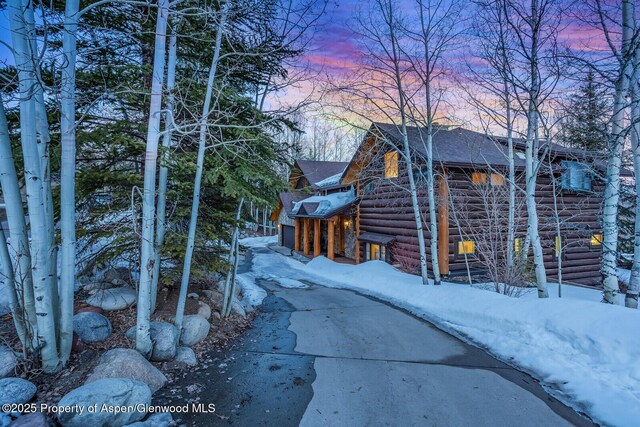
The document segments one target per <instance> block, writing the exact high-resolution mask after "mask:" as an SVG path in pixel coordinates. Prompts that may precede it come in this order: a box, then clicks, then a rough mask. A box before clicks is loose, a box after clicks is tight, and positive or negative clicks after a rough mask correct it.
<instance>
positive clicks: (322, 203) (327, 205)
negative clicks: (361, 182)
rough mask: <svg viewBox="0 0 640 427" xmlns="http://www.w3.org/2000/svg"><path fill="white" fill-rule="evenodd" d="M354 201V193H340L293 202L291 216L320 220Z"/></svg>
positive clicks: (351, 190) (352, 191) (350, 191)
mask: <svg viewBox="0 0 640 427" xmlns="http://www.w3.org/2000/svg"><path fill="white" fill-rule="evenodd" d="M355 200H356V194H355V191H354V190H353V188H352V189H350V190H348V191H340V192H337V193H331V194H327V195H326V196H311V197H308V198H306V199H304V200H301V201H299V202H295V203H294V205H293V209H292V210H291V214H292V215H293V216H310V217H318V218H322V217H324V216H326V215H328V214H330V213H332V212H335V211H337V210H339V209H342V208H344V207H347V206H348V205H350V204H351V203H353V202H354V201H355Z"/></svg>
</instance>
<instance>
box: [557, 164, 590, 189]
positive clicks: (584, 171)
mask: <svg viewBox="0 0 640 427" xmlns="http://www.w3.org/2000/svg"><path fill="white" fill-rule="evenodd" d="M561 184H562V189H563V190H572V191H590V190H591V173H590V172H589V168H588V166H587V165H585V164H584V163H578V162H570V161H563V162H562V180H561Z"/></svg>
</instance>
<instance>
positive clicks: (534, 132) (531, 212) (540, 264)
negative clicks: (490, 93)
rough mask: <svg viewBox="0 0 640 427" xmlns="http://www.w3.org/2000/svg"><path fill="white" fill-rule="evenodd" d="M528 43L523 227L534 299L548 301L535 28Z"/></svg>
mask: <svg viewBox="0 0 640 427" xmlns="http://www.w3.org/2000/svg"><path fill="white" fill-rule="evenodd" d="M531 16H532V17H537V16H538V2H537V0H532V2H531ZM532 29H533V31H532V37H531V39H532V41H531V59H530V61H531V63H530V67H531V70H530V71H531V86H530V88H529V106H528V111H527V141H526V150H525V162H526V168H525V179H526V181H527V182H526V197H527V225H528V231H529V238H530V239H531V245H532V247H533V265H534V269H535V272H536V286H537V288H538V298H548V297H549V293H548V291H547V272H546V270H545V268H544V254H543V252H542V243H541V241H540V233H539V230H538V211H537V206H536V178H537V173H538V166H539V162H540V159H539V158H538V154H539V153H538V151H539V143H538V142H539V136H538V96H539V93H538V92H539V90H540V82H539V81H538V31H540V30H539V29H538V28H533V25H532Z"/></svg>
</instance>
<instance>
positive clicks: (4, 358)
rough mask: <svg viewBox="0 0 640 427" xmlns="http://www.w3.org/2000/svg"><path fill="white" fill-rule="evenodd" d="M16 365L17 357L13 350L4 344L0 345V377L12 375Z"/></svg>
mask: <svg viewBox="0 0 640 427" xmlns="http://www.w3.org/2000/svg"><path fill="white" fill-rule="evenodd" d="M17 365H18V358H17V357H16V355H15V354H14V352H13V350H11V348H9V347H8V346H6V345H0V378H4V377H8V376H13V375H14V374H15V372H16V366H17Z"/></svg>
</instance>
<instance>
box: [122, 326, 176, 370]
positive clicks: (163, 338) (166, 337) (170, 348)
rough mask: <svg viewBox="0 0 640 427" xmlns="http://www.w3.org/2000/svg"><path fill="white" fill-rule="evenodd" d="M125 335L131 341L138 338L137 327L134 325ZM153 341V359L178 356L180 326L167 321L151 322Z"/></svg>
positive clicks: (167, 358) (158, 360) (158, 359)
mask: <svg viewBox="0 0 640 427" xmlns="http://www.w3.org/2000/svg"><path fill="white" fill-rule="evenodd" d="M124 335H125V337H127V339H129V340H131V341H135V339H136V327H135V326H132V327H131V328H129V329H127V332H125V334H124ZM151 342H152V344H153V351H152V352H151V360H153V361H155V362H165V361H167V360H172V359H173V358H174V357H176V347H177V346H178V328H176V327H175V325H172V324H171V323H167V322H151Z"/></svg>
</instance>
